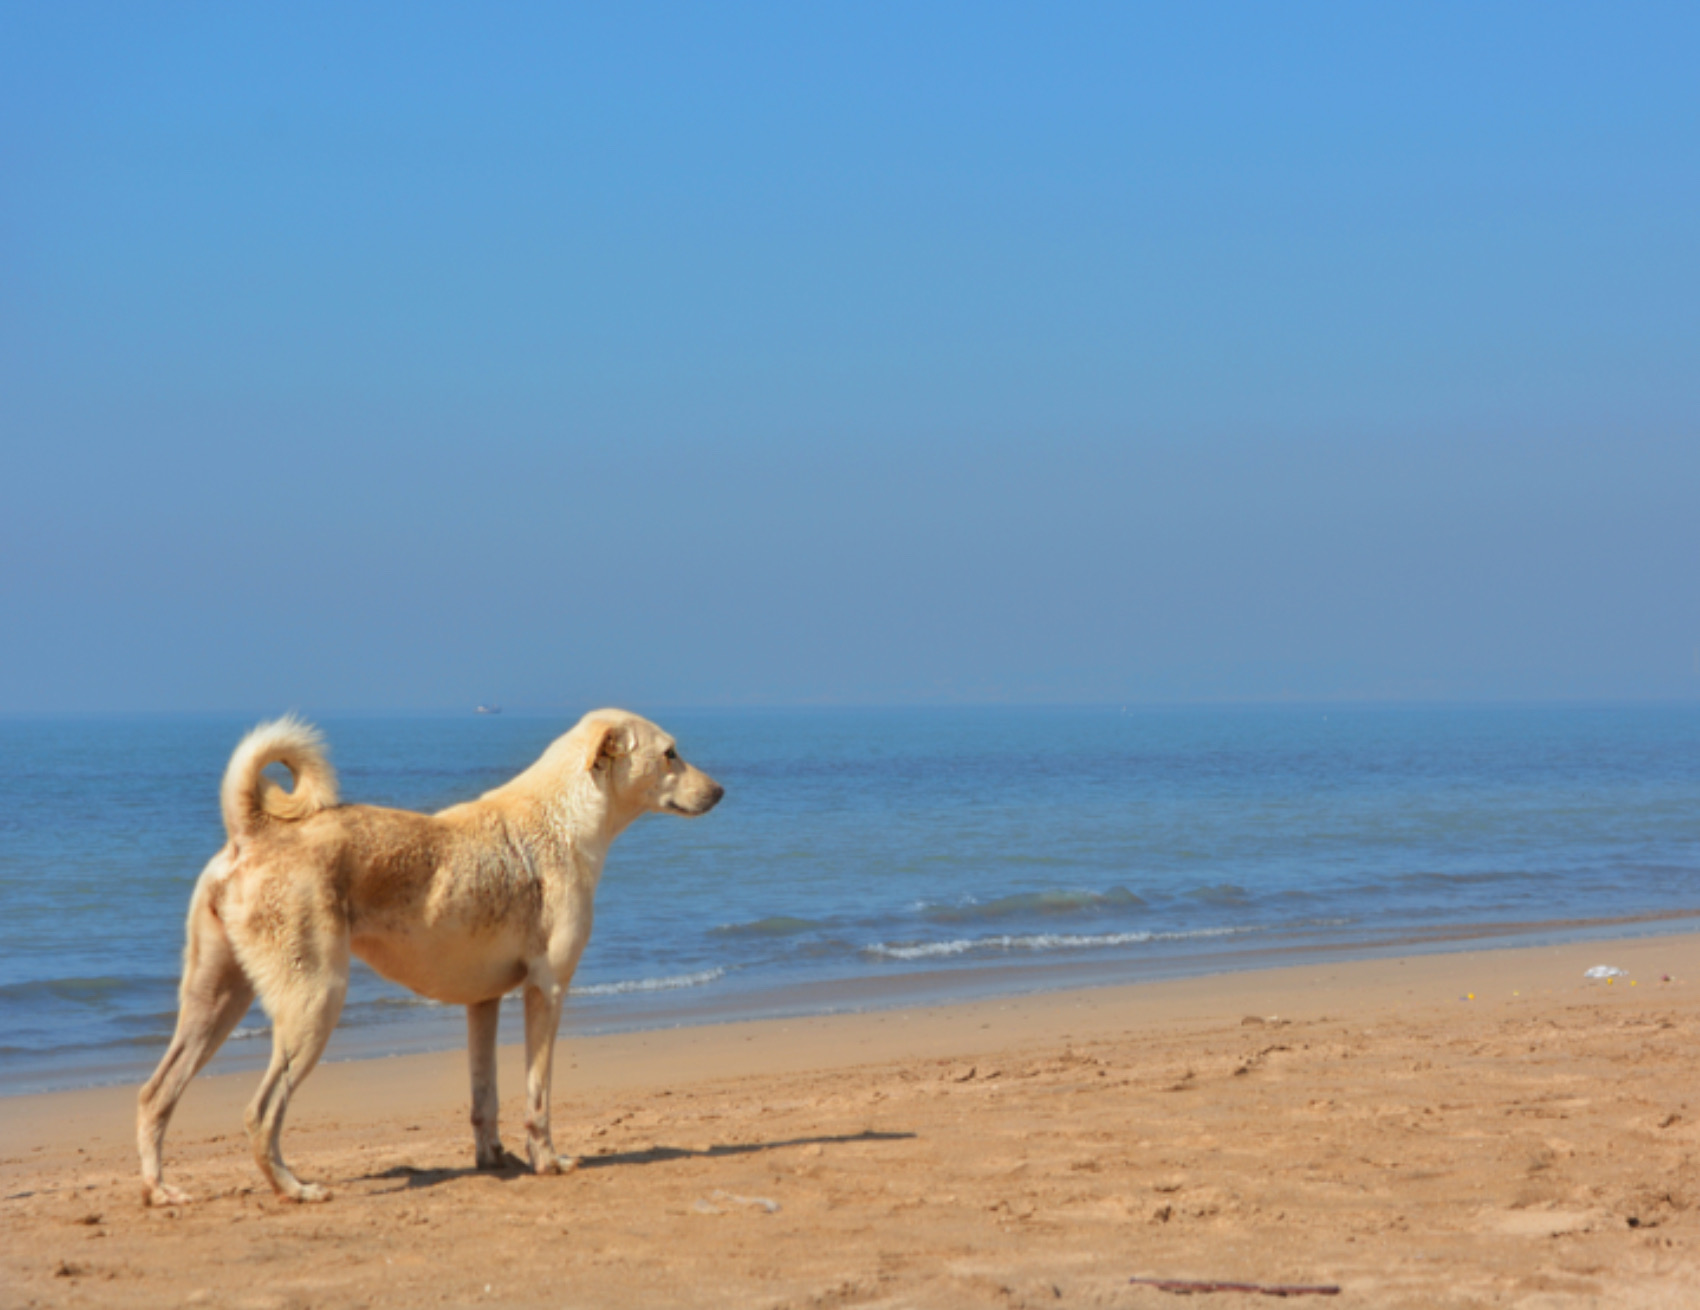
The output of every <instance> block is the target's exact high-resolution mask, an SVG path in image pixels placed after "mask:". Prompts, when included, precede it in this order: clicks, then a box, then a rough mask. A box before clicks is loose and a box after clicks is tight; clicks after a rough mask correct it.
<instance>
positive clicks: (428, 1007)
mask: <svg viewBox="0 0 1700 1310" xmlns="http://www.w3.org/2000/svg"><path fill="white" fill-rule="evenodd" d="M572 717H573V716H572V715H570V714H567V713H564V712H557V713H513V712H509V713H506V714H500V715H495V714H485V715H474V714H471V713H467V714H464V715H434V716H411V717H409V716H394V715H391V716H366V717H354V716H326V717H324V718H322V719H321V720H320V724H319V726H320V727H321V728H322V729H323V730H324V732H325V734H326V736H327V738H328V740H329V742H330V745H331V752H332V758H333V760H334V762H335V764H336V766H337V769H338V772H339V774H340V776H341V780H342V789H343V796H344V799H345V800H347V801H351V802H363V803H371V804H378V805H394V806H404V807H407V808H411V809H420V810H435V809H439V808H442V807H444V806H447V805H450V804H453V803H455V802H458V801H462V800H466V799H469V798H471V797H474V796H477V795H479V794H480V793H481V792H483V791H485V790H487V789H489V788H490V787H493V786H495V785H497V784H499V783H501V782H502V781H504V780H505V779H507V778H509V777H511V776H512V775H513V774H515V773H516V772H518V771H519V770H520V769H522V768H524V767H525V766H526V765H527V764H529V763H530V762H531V761H532V760H534V759H535V758H536V757H537V756H538V754H539V753H540V752H541V751H542V750H543V748H544V747H545V746H546V745H547V744H548V742H549V741H550V740H552V739H553V738H554V737H555V736H557V735H558V734H560V733H561V732H564V731H565V730H566V729H567V728H569V727H570V726H571V720H572ZM654 717H656V718H657V719H658V721H660V722H662V723H663V725H664V726H665V727H666V728H667V729H668V730H669V731H671V732H672V733H673V734H674V735H675V736H676V737H677V739H678V741H679V745H680V749H681V752H682V753H683V754H684V755H685V757H686V758H687V759H689V760H691V761H692V762H693V763H695V764H697V765H699V766H700V767H702V768H703V769H705V770H706V771H708V772H709V773H710V774H712V775H713V776H715V777H716V778H717V779H718V780H719V781H721V782H722V783H724V784H725V786H726V798H725V800H724V801H723V802H722V803H721V804H720V806H719V807H718V808H717V809H716V810H714V811H713V812H712V813H711V814H709V815H707V816H706V817H703V818H700V819H694V820H686V819H680V818H674V817H668V816H654V817H649V818H646V819H643V820H641V821H639V822H638V823H637V824H636V825H634V826H633V827H632V828H631V829H630V830H628V832H627V833H626V834H625V835H624V836H623V837H622V838H621V839H620V840H619V841H618V842H617V843H616V844H615V846H614V848H613V851H612V854H611V856H610V858H609V860H608V865H607V868H606V871H605V873H604V876H603V880H602V885H601V890H600V892H599V894H598V898H597V910H596V927H595V931H594V933H593V935H592V938H591V942H590V947H589V949H588V951H587V952H586V954H585V956H584V960H583V963H582V965H581V967H580V970H579V973H578V976H577V978H576V979H575V980H574V982H573V986H572V991H571V995H570V999H569V1003H568V1006H567V1014H566V1018H565V1021H564V1032H565V1035H566V1037H567V1039H568V1040H570V1039H571V1037H572V1036H573V1035H574V1034H584V1033H595V1032H607V1031H617V1030H629V1029H637V1028H660V1027H670V1026H675V1025H682V1024H698V1023H713V1022H721V1021H727V1020H734V1019H746V1018H755V1017H771V1016H783V1015H800V1014H809V1013H823V1012H831V1011H843V1010H865V1009H872V1008H879V1007H894V1006H904V1005H914V1004H922V1003H932V1002H939V1001H949V1000H955V999H964V998H969V997H986V996H995V995H1003V994H1016V993H1029V992H1037V991H1045V990H1052V989H1061V988H1070V987H1080V986H1089V985H1098V984H1110V983H1130V982H1131V983H1137V982H1141V981H1147V980H1153V979H1159V978H1172V977H1177V976H1183V975H1188V974H1204V973H1217V972H1224V971H1232V970H1242V969H1250V968H1258V967H1264V966H1267V965H1271V964H1280V963H1298V962H1309V961H1318V960H1333V959H1343V958H1358V957H1363V956H1373V955H1376V954H1384V955H1385V954H1393V953H1401V954H1403V953H1411V952H1416V951H1456V950H1460V949H1465V948H1473V947H1480V946H1484V945H1496V946H1497V945H1519V944H1524V945H1532V944H1537V943H1547V942H1554V941H1561V940H1575V939H1578V938H1588V937H1590V936H1592V937H1597V938H1600V939H1601V940H1602V941H1604V940H1607V939H1612V938H1618V937H1623V936H1631V935H1641V934H1654V933H1670V932H1678V931H1684V932H1686V931H1693V930H1695V929H1696V928H1700V707H1696V706H1693V705H1632V706H1628V705H1563V706H1524V705H1509V706H1508V705H1483V706H1459V705H1449V706H1433V705H1339V704H1329V705H1314V704H1312V705H1255V706H1242V705H1234V706H1196V705H1191V706H1177V707H1146V706H1126V707H1124V706H1115V705H1111V706H1098V707H1071V708H1053V707H1045V708H1039V707H1032V708H1011V707H972V708H949V709H946V708H927V709H913V708H905V709H836V708H825V709H794V710H733V709H715V710H673V711H668V712H665V713H658V714H656V715H655V716H654ZM252 723H253V719H251V718H240V717H234V716H211V715H208V716H181V717H146V716H125V717H93V716H83V717H11V718H0V1094H19V1093H26V1092H37V1091H44V1090H51V1089H57V1088H66V1087H74V1086H82V1085H91V1084H97V1083H111V1082H127V1081H139V1080H140V1079H142V1078H144V1077H145V1076H146V1074H147V1072H148V1071H149V1070H150V1069H151V1067H152V1066H153V1064H154V1063H155V1062H156V1061H157V1060H158V1058H159V1056H160V1055H161V1053H162V1052H163V1051H164V1049H165V1045H166V1042H167V1040H168V1039H169V1037H170V1034H171V1030H172V1025H173V1021H174V1017H175V1011H176V987H177V980H178V971H179V961H180V956H181V951H182V940H183V917H184V912H185V910H186V908H187V905H188V902H189V895H190V891H191V889H192V887H193V885H194V882H195V878H196V876H197V875H198V874H199V872H200V870H201V868H202V867H203V865H204V864H205V863H206V861H207V860H208V859H209V858H210V857H211V856H212V855H213V853H214V852H215V851H216V850H217V849H218V847H219V846H220V844H221V843H222V842H223V839H224V835H223V830H222V826H221V824H220V820H219V812H218V786H219V780H220V777H221V776H222V773H223V770H224V766H225V763H226V761H227V760H228V758H229V755H230V752H231V749H232V748H233V747H234V745H235V744H236V741H237V740H238V738H239V737H240V736H241V735H242V733H243V732H244V731H245V730H246V729H247V728H248V727H250V726H252ZM1602 962H1603V963H1608V964H1609V963H1610V961H1609V960H1604V959H1602ZM268 1032H269V1030H268V1026H267V1020H266V1016H265V1014H264V1013H263V1012H262V1011H261V1010H259V1009H258V1008H256V1009H255V1010H254V1011H253V1012H252V1013H251V1014H250V1015H249V1016H248V1018H247V1019H246V1020H245V1021H244V1022H243V1024H242V1025H241V1027H240V1028H239V1029H238V1030H237V1032H236V1033H235V1035H234V1036H233V1037H232V1039H231V1040H230V1041H229V1042H228V1043H227V1044H226V1046H225V1048H224V1050H223V1051H222V1052H221V1053H220V1054H219V1056H218V1057H217V1059H216V1060H215V1061H214V1063H213V1065H212V1069H213V1071H215V1072H217V1071H220V1070H237V1069H242V1068H244V1067H249V1066H259V1065H262V1064H263V1063H264V1062H265V1060H266V1058H267V1055H268V1051H269V1036H268ZM503 1033H504V1040H510V1041H511V1040H518V1039H519V1035H520V1020H519V1014H518V1007H517V1005H515V1006H514V1007H513V1008H511V1009H508V1010H507V1012H506V1013H505V1014H504V1018H503ZM464 1035H465V1018H464V1014H463V1012H462V1011H461V1010H460V1009H458V1008H456V1007H446V1006H440V1005H436V1004H433V1003H430V1002H427V1001H424V1000H422V999H420V998H418V997H416V996H413V995H412V994H410V993H408V992H406V991H405V990H403V989H401V988H398V987H395V986H393V985H391V984H389V983H387V982H385V981H384V980H382V979H380V978H378V977H377V976H376V975H374V974H373V973H372V972H371V971H370V970H368V969H366V968H365V966H363V965H360V964H358V963H356V965H355V977H354V979H353V983H352V986H351V990H350V994H349V1001H348V1005H347V1007H346V1010H345V1012H344V1015H343V1019H342V1024H341V1027H340V1029H339V1031H338V1033H337V1035H336V1037H335V1038H334V1039H333V1042H332V1044H331V1047H330V1050H329V1053H328V1055H327V1058H328V1059H351V1058H369V1057H380V1056H387V1055H395V1054H400V1053H406V1052H411V1051H420V1050H429V1049H447V1048H453V1047H458V1046H460V1045H462V1044H463V1042H464Z"/></svg>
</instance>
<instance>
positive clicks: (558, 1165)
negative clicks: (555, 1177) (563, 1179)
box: [531, 1151, 578, 1174]
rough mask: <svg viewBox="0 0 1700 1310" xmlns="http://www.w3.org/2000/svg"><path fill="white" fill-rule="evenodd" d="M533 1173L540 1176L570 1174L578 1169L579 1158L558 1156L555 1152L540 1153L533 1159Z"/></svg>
mask: <svg viewBox="0 0 1700 1310" xmlns="http://www.w3.org/2000/svg"><path fill="white" fill-rule="evenodd" d="M531 1168H532V1172H534V1173H538V1174H570V1173H571V1172H572V1171H573V1170H574V1169H577V1168H578V1158H577V1157H576V1156H571V1155H556V1154H555V1153H554V1152H553V1151H539V1152H538V1153H537V1154H536V1155H534V1156H533V1157H532V1162H531Z"/></svg>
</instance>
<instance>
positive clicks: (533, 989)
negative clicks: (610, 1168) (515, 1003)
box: [525, 979, 578, 1174]
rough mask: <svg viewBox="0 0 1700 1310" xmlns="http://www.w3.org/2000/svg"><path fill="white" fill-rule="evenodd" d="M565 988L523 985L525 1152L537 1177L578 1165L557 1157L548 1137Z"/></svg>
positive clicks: (553, 1144)
mask: <svg viewBox="0 0 1700 1310" xmlns="http://www.w3.org/2000/svg"><path fill="white" fill-rule="evenodd" d="M566 990H567V989H566V988H565V987H562V986H560V985H559V984H558V983H556V982H554V980H553V979H551V980H550V981H549V984H548V990H547V991H545V990H544V989H543V988H540V987H538V986H537V985H536V984H535V983H529V982H528V983H527V984H526V986H525V1153H526V1156H527V1157H528V1158H529V1159H530V1160H531V1167H532V1169H534V1170H535V1171H536V1172H538V1173H540V1174H558V1173H562V1172H564V1171H566V1170H568V1169H573V1168H576V1167H577V1166H578V1161H577V1160H575V1159H573V1158H572V1157H571V1156H566V1155H556V1154H555V1143H554V1140H553V1139H552V1138H551V1137H550V1135H549V1083H550V1079H551V1077H552V1075H553V1073H554V1069H555V1030H556V1028H558V1027H559V1026H560V1022H561V1001H562V999H563V998H564V997H565V995H566Z"/></svg>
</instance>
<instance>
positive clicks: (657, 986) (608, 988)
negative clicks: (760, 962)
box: [570, 969, 726, 996]
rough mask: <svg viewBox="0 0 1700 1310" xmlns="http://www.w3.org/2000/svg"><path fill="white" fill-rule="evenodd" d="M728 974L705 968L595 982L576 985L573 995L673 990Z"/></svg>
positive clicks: (701, 984) (703, 984) (705, 984)
mask: <svg viewBox="0 0 1700 1310" xmlns="http://www.w3.org/2000/svg"><path fill="white" fill-rule="evenodd" d="M725 976H726V970H724V969H704V970H703V971H702V972H701V973H681V974H677V975H675V976H674V977H671V978H637V979H634V980H632V981H631V982H614V983H594V984H592V985H591V986H589V987H574V988H572V989H571V992H570V994H571V995H573V996H625V995H628V994H630V993H632V992H671V991H677V990H679V989H680V988H684V987H704V986H707V985H708V984H709V983H711V982H713V981H714V980H715V979H717V978H723V977H725Z"/></svg>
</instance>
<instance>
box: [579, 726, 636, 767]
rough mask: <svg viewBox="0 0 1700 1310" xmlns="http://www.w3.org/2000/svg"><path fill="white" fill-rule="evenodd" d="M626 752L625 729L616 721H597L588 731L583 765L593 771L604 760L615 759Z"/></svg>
mask: <svg viewBox="0 0 1700 1310" xmlns="http://www.w3.org/2000/svg"><path fill="white" fill-rule="evenodd" d="M625 753H626V730H625V729H624V728H623V727H621V726H620V725H619V724H618V723H598V724H597V725H596V726H595V727H594V728H593V729H592V730H591V733H590V741H589V743H588V745H587V747H586V749H585V759H584V767H585V768H586V770H588V771H590V772H595V771H596V770H597V769H598V768H600V767H601V766H602V762H603V761H604V760H617V759H619V758H620V756H622V755H624V754H625Z"/></svg>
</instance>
